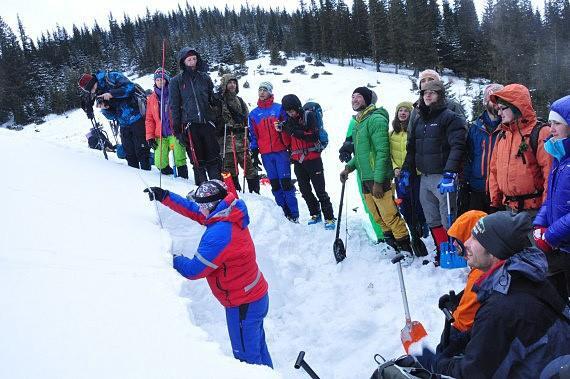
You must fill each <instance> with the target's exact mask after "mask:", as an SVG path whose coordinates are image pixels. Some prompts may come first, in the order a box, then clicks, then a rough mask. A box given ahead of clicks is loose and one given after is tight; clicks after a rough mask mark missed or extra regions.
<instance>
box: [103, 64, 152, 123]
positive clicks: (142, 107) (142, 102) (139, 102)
mask: <svg viewBox="0 0 570 379" xmlns="http://www.w3.org/2000/svg"><path fill="white" fill-rule="evenodd" d="M105 82H106V83H107V84H108V85H109V86H111V87H114V86H115V83H113V82H112V81H111V78H110V77H109V71H107V72H106V73H105ZM133 84H134V86H135V90H134V91H133V93H132V95H131V96H132V99H133V101H134V103H135V104H136V106H137V107H138V109H139V113H140V114H141V116H142V117H143V118H145V117H146V98H147V96H148V94H147V93H146V91H145V90H144V88H142V87H141V85H140V84H137V83H133Z"/></svg>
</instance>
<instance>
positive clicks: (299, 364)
mask: <svg viewBox="0 0 570 379" xmlns="http://www.w3.org/2000/svg"><path fill="white" fill-rule="evenodd" d="M293 367H295V368H296V369H297V370H298V369H300V368H301V367H302V368H303V370H305V372H306V373H307V374H309V376H310V377H311V379H319V376H318V375H317V374H316V373H315V372H314V371H313V369H312V368H311V366H309V364H308V363H307V361H305V352H304V351H301V352H299V355H298V356H297V360H296V361H295V365H294V366H293Z"/></svg>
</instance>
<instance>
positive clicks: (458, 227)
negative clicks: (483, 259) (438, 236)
mask: <svg viewBox="0 0 570 379" xmlns="http://www.w3.org/2000/svg"><path fill="white" fill-rule="evenodd" d="M486 215H487V213H485V212H481V211H469V212H465V213H463V214H462V215H461V216H459V217H458V218H457V220H455V222H454V223H453V225H451V227H450V228H449V230H448V231H447V234H448V235H449V236H450V237H453V238H456V239H458V240H460V241H461V242H462V243H465V241H467V240H468V239H469V238H470V237H471V230H473V227H474V226H475V224H476V223H477V221H479V219H480V218H482V217H485V216H486ZM481 275H483V271H481V270H478V269H476V268H474V269H472V270H471V272H469V275H468V276H467V283H466V284H465V290H463V296H462V297H461V301H459V305H458V306H457V308H456V309H455V311H454V312H453V318H454V319H455V322H454V323H453V326H454V327H455V328H456V329H458V330H460V331H462V332H465V331H467V330H469V329H471V327H472V326H473V321H474V320H475V314H476V313H477V310H478V309H479V306H480V304H479V302H478V301H477V294H476V293H475V292H473V284H475V282H476V281H477V279H479V278H480V277H481Z"/></svg>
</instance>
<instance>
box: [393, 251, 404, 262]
mask: <svg viewBox="0 0 570 379" xmlns="http://www.w3.org/2000/svg"><path fill="white" fill-rule="evenodd" d="M404 258H406V256H405V255H404V254H403V253H398V254H397V255H396V256H395V257H394V258H392V263H393V264H396V263H398V262H400V261H401V260H402V259H404Z"/></svg>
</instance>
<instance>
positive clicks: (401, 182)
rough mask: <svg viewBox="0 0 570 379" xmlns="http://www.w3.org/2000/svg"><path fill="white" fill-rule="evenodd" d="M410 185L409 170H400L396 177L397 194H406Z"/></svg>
mask: <svg viewBox="0 0 570 379" xmlns="http://www.w3.org/2000/svg"><path fill="white" fill-rule="evenodd" d="M409 186H410V171H408V170H400V177H399V178H398V194H399V195H400V196H406V195H407V194H408V187H409Z"/></svg>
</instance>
